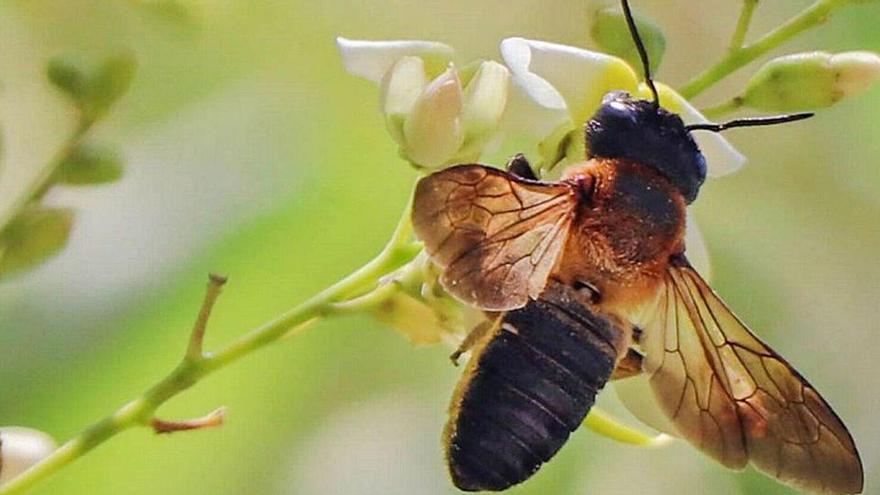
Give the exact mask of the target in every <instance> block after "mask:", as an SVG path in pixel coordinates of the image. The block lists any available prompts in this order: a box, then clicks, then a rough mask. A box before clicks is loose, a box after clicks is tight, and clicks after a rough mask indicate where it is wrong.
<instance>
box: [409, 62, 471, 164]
mask: <svg viewBox="0 0 880 495" xmlns="http://www.w3.org/2000/svg"><path fill="white" fill-rule="evenodd" d="M461 104H462V90H461V81H460V80H459V79H458V72H457V71H456V70H455V68H454V67H452V66H450V67H449V69H448V70H447V71H446V72H444V73H443V74H441V75H440V76H438V77H437V78H436V79H434V80H433V81H431V83H430V84H428V86H427V87H425V89H424V90H423V91H422V94H421V95H419V98H418V100H416V103H415V105H414V106H413V109H412V113H410V115H409V116H408V117H407V119H406V122H405V123H404V125H403V135H404V140H405V141H406V144H405V146H404V147H403V148H402V150H403V152H404V154H405V155H406V157H407V158H408V159H409V160H410V161H411V162H413V163H415V164H416V165H420V166H422V167H429V168H433V167H438V166H440V165H444V164H445V163H446V162H447V161H449V160H451V159H452V158H453V157H454V156H455V154H456V152H458V149H459V148H460V147H461V144H462V142H463V141H464V132H463V131H462V129H461Z"/></svg>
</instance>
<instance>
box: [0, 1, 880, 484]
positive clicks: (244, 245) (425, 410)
mask: <svg viewBox="0 0 880 495" xmlns="http://www.w3.org/2000/svg"><path fill="white" fill-rule="evenodd" d="M634 3H635V7H636V8H637V9H638V10H640V11H642V12H644V13H646V14H648V15H649V16H650V17H652V18H653V19H655V20H656V21H657V22H658V23H659V24H660V25H662V26H663V27H664V28H665V30H666V33H667V36H668V40H669V43H668V48H667V54H666V57H665V60H664V63H663V67H662V68H661V71H660V74H659V76H658V78H659V79H660V80H663V81H665V82H667V83H672V84H673V85H675V84H681V83H683V82H684V81H686V80H687V79H688V78H689V76H691V75H693V74H695V73H696V72H697V71H698V70H699V69H700V68H701V67H704V66H705V65H706V64H707V63H708V62H709V61H712V60H715V59H717V57H718V56H719V55H720V54H721V53H722V51H723V49H724V47H725V44H726V42H727V39H728V37H729V35H730V33H731V31H732V29H733V25H734V23H735V20H736V16H737V13H738V9H739V2H731V1H728V0H711V1H708V0H707V1H701V2H688V1H681V0H678V1H673V0H643V1H635V2H634ZM807 4H808V2H807V1H805V0H777V1H775V2H767V3H766V4H765V3H763V2H762V3H761V5H760V7H759V10H758V14H757V16H756V21H755V23H754V28H753V31H752V33H753V35H754V34H755V33H759V32H761V31H764V30H766V29H769V28H772V27H773V26H775V25H777V24H778V23H779V22H780V21H781V20H782V19H783V18H785V17H786V16H789V15H792V14H794V13H795V12H797V11H799V10H800V9H802V8H803V7H805V6H806V5H807ZM593 7H594V4H590V3H588V2H582V1H573V0H550V1H547V2H534V1H529V0H503V1H502V0H484V1H480V2H472V1H468V0H451V1H436V2H433V1H432V2H422V1H414V0H396V1H394V0H385V1H373V2H353V1H343V0H333V1H325V2H312V1H305V0H287V1H282V0H275V1H247V0H191V1H179V2H171V1H165V0H159V1H146V0H143V1H141V0H127V1H123V0H64V1H57V0H56V1H49V0H27V1H25V0H19V1H4V2H2V3H0V84H2V87H0V124H2V128H3V132H4V141H5V143H4V156H3V169H2V170H0V195H2V196H3V197H8V195H11V194H15V192H16V191H17V190H18V189H17V188H21V187H22V184H23V182H24V181H25V180H26V177H27V174H28V173H29V171H33V170H36V167H38V166H39V165H40V164H42V163H44V162H45V160H47V159H48V158H49V157H51V156H52V154H53V153H54V151H55V149H56V148H57V146H58V145H59V143H61V142H62V140H63V139H64V137H65V136H66V134H67V132H69V129H70V126H71V125H72V123H73V116H72V112H71V109H70V107H69V105H68V103H67V102H66V101H65V100H64V99H63V98H62V97H61V96H60V95H58V94H57V92H55V91H54V90H53V89H52V88H51V87H50V86H49V84H48V83H47V82H46V81H45V77H44V70H45V64H46V62H47V60H48V59H49V58H50V57H51V56H53V55H56V54H59V53H70V52H74V53H78V52H85V53H89V54H98V55H100V54H109V53H113V52H116V51H118V50H120V49H127V50H131V51H132V52H133V53H134V54H135V55H136V57H137V59H138V62H139V66H140V67H139V71H138V75H137V77H136V79H135V81H134V83H133V86H132V88H131V91H130V92H129V94H128V95H127V96H126V97H125V98H124V99H123V100H121V101H120V102H119V104H118V105H117V107H116V109H115V110H114V112H113V114H112V115H111V116H110V118H109V119H108V120H106V121H105V122H103V123H102V124H101V126H100V127H99V128H98V129H97V130H96V136H97V138H98V139H99V140H100V141H102V142H106V143H111V144H113V145H115V146H118V147H119V149H120V150H122V152H123V154H124V156H125V159H126V175H125V177H124V179H123V180H122V181H121V182H119V183H116V184H112V185H109V186H104V187H99V188H84V189H66V190H63V191H62V190H58V191H54V192H53V193H52V194H51V196H50V198H49V201H50V202H51V203H57V204H64V205H73V206H75V207H76V209H77V211H78V221H77V224H76V227H75V231H74V234H73V238H72V240H71V242H70V244H69V246H68V248H67V249H66V250H65V251H64V253H63V254H62V255H61V256H59V257H57V258H55V259H53V260H52V261H51V262H49V263H47V264H45V265H43V266H42V267H41V268H40V269H38V270H37V271H34V272H30V273H28V274H26V275H24V276H21V277H18V278H15V279H13V280H10V281H6V282H4V283H3V284H2V285H0V349H2V351H3V352H2V356H3V357H2V359H0V398H2V399H0V424H4V425H9V424H21V425H27V426H32V427H36V428H40V429H43V430H46V431H48V432H49V433H51V434H52V435H54V436H55V437H56V438H58V439H65V438H67V437H69V436H71V435H73V434H75V433H76V432H78V431H79V430H80V429H82V428H83V427H84V426H85V425H87V424H89V423H90V422H92V421H93V420H95V419H97V418H99V417H101V416H103V415H104V414H106V413H108V412H110V411H111V410H113V409H115V408H116V407H118V406H119V405H120V404H122V403H123V402H124V401H126V400H127V399H129V398H131V397H132V396H134V395H135V394H138V393H140V392H141V390H142V389H144V388H145V387H147V386H149V385H150V384H152V383H153V382H154V381H156V380H157V379H158V378H160V377H162V376H164V374H165V373H166V372H167V371H168V370H169V369H170V367H172V366H173V365H174V364H175V363H176V362H177V360H178V358H179V356H180V354H181V352H182V351H183V349H184V347H185V343H186V339H187V335H188V331H189V327H190V325H191V322H192V320H193V319H194V316H195V313H196V311H197V308H198V304H199V302H200V299H201V296H202V289H203V286H204V279H205V274H206V273H207V272H209V271H216V272H222V273H225V274H228V275H229V276H230V280H231V281H230V283H229V284H228V286H227V288H226V290H225V292H224V295H223V296H222V299H221V301H220V303H219V305H218V308H217V310H216V312H215V315H214V316H215V317H214V320H213V322H212V325H211V329H210V332H209V338H208V345H209V346H210V345H217V344H220V343H223V342H226V341H228V340H230V339H232V338H234V337H235V336H237V335H239V334H241V333H242V332H243V331H245V330H246V329H248V328H251V327H253V326H255V325H257V324H259V323H261V322H263V321H265V320H267V319H269V318H271V317H273V316H274V315H276V314H278V313H280V312H281V311H283V310H284V309H286V308H289V307H290V306H292V305H293V304H295V303H297V302H299V301H301V300H303V299H304V298H305V297H307V296H308V295H310V294H311V293H313V292H315V291H316V290H318V289H320V288H322V287H324V286H326V285H328V284H330V283H332V282H333V281H335V280H336V279H338V278H339V277H340V276H342V275H344V274H346V273H347V272H349V271H350V270H352V269H354V268H356V267H357V266H359V265H360V264H362V263H363V262H364V261H366V260H368V259H369V258H370V257H372V256H373V254H374V253H375V252H376V251H377V250H378V249H379V248H380V247H381V246H382V244H383V242H384V240H385V239H386V238H387V236H388V235H389V233H390V231H391V229H392V227H393V225H394V223H395V221H396V219H397V214H398V211H399V209H400V208H401V206H402V205H403V203H404V201H405V198H406V196H407V193H408V190H409V187H410V185H411V183H412V181H413V180H414V178H415V173H414V172H413V171H411V170H410V169H408V168H407V167H406V166H405V165H404V164H403V163H402V162H401V160H400V159H399V158H398V157H397V154H396V149H395V147H394V145H393V144H392V142H391V140H390V139H389V138H388V137H387V135H386V133H385V130H384V125H383V123H382V120H381V117H380V115H379V113H378V96H377V91H376V89H375V87H374V86H373V85H372V84H371V83H369V82H366V81H362V80H358V79H356V78H354V77H351V76H348V75H347V74H345V72H344V71H343V69H342V67H341V64H340V62H339V60H338V55H337V53H336V49H335V46H334V42H333V40H334V37H335V36H337V35H344V36H346V37H351V38H367V39H389V38H424V39H436V40H440V41H445V42H447V43H450V44H452V45H454V46H456V47H458V48H459V53H460V54H461V55H462V56H463V58H464V59H469V58H474V57H487V58H496V59H497V58H498V53H497V46H498V41H499V40H500V39H501V38H503V37H506V36H514V35H518V36H526V37H533V38H539V39H546V40H551V41H556V42H563V43H568V44H573V45H579V46H590V41H589V37H588V15H589V12H591V10H592V8H593ZM878 18H880V4H877V3H874V4H867V5H863V6H857V7H852V8H849V9H846V10H845V11H842V12H840V14H839V15H836V16H835V17H834V18H833V19H831V21H830V22H828V23H827V25H825V26H823V27H822V28H820V29H817V30H815V31H813V32H810V33H808V34H806V35H804V36H801V37H799V38H798V39H797V40H796V41H795V42H793V43H791V44H789V45H787V46H786V47H784V49H782V50H777V52H776V53H778V54H781V53H784V52H793V51H802V50H806V49H818V48H821V49H826V50H830V51H842V50H852V49H872V50H877V51H880V31H877V19H878ZM753 70H754V66H752V67H750V69H746V70H743V71H740V72H738V73H737V74H736V75H735V76H734V77H732V78H731V79H730V81H729V82H727V83H725V84H722V85H720V86H719V87H718V88H715V89H713V90H712V91H711V92H709V93H708V94H706V95H704V97H703V98H702V99H701V100H699V101H700V102H702V103H703V104H711V103H717V102H719V101H721V98H724V97H725V96H728V97H729V96H730V95H731V94H732V92H733V91H735V90H736V89H737V88H739V87H741V85H742V83H743V81H744V78H745V77H747V76H748V74H749V73H750V72H751V71H753ZM878 114H880V87H875V88H874V89H872V90H871V91H870V92H868V93H867V94H865V95H862V96H860V97H857V98H854V99H852V100H848V101H844V102H842V103H840V104H839V105H837V106H835V107H833V108H831V109H828V110H825V111H822V112H820V113H819V115H818V117H817V118H815V119H813V120H811V121H809V122H807V123H803V124H798V125H792V126H788V127H784V126H783V127H777V128H773V129H765V130H743V131H734V132H731V133H730V134H729V138H730V139H731V140H732V141H733V142H734V143H735V144H736V145H737V146H738V147H739V149H740V150H742V151H743V152H744V153H745V154H746V155H748V157H749V159H750V163H749V165H748V166H747V167H746V168H745V169H743V170H742V171H741V172H740V173H738V174H736V175H734V176H731V177H726V178H724V179H723V180H719V181H714V182H712V183H710V184H709V185H707V186H706V187H705V188H704V190H703V194H702V196H701V199H700V201H699V202H698V204H697V205H696V207H695V208H696V215H697V217H698V218H699V220H700V222H701V226H702V227H703V230H704V233H705V235H706V237H707V240H708V244H709V248H710V250H711V253H712V257H713V262H714V263H713V269H714V270H713V271H714V284H715V285H716V287H717V288H718V290H719V291H720V292H721V293H722V295H723V296H725V297H726V299H727V300H728V301H729V302H730V304H731V305H732V306H733V307H734V308H737V309H738V312H739V313H740V314H741V315H742V316H743V317H744V318H745V319H746V320H747V321H749V322H750V323H751V324H752V326H753V327H754V328H755V329H756V330H757V331H758V333H759V334H760V335H762V336H763V337H764V338H765V339H766V340H768V341H769V342H770V343H771V344H773V346H774V347H775V348H776V349H778V350H779V351H780V352H781V353H783V354H784V355H785V356H786V357H787V358H789V360H790V361H792V362H793V363H794V364H795V365H796V366H797V367H798V369H799V370H800V371H801V372H802V373H803V374H804V375H805V376H807V377H808V378H809V379H810V380H811V381H812V382H813V384H814V385H816V387H817V388H818V389H819V390H820V391H822V392H823V394H824V395H825V396H826V398H827V399H828V400H829V401H830V402H831V403H832V404H833V405H834V406H835V408H836V410H837V412H838V413H839V414H840V415H841V416H842V417H843V418H844V419H845V420H846V423H847V425H848V426H849V428H850V430H851V432H852V433H853V435H854V437H855V438H856V439H857V442H858V445H859V447H860V450H861V453H862V457H863V460H864V463H865V469H866V472H867V493H876V492H877V490H880V425H878V421H877V418H876V413H877V410H878V407H880V399H878V398H880V364H878V358H877V355H878V350H880V346H878V344H877V338H876V335H875V334H876V333H877V331H878V330H880V324H878V317H877V311H878V303H880V261H878V257H877V253H878V252H880V139H877V137H878V135H880V117H878ZM518 146H521V144H518V143H511V144H509V145H508V146H506V147H505V149H503V150H501V151H500V152H499V153H498V154H497V155H496V156H493V157H491V158H492V160H494V161H495V162H501V161H503V157H504V155H505V154H506V153H510V152H512V151H515V150H516V149H517V147H518ZM522 146H524V145H522ZM525 151H531V150H530V149H528V148H525ZM448 353H449V349H448V348H445V347H443V346H437V347H428V348H420V349H416V348H413V347H412V346H411V345H409V344H408V343H407V342H406V341H405V340H404V339H403V338H401V337H400V336H398V335H397V334H395V333H394V332H393V331H391V330H388V329H386V328H383V327H382V326H381V325H379V324H378V323H376V322H374V321H372V320H371V319H369V318H367V317H350V318H344V319H336V320H333V321H329V322H323V323H320V324H318V325H316V326H314V327H313V328H311V329H310V330H309V331H307V332H305V333H302V334H300V335H299V336H297V337H296V338H293V339H289V340H286V341H284V342H282V343H281V344H280V345H275V346H273V347H271V348H269V349H266V350H264V351H261V352H260V353H259V354H258V355H257V356H252V357H250V358H248V359H246V360H244V361H243V362H240V363H237V364H236V365H235V366H233V367H232V368H230V369H226V370H223V371H222V372H220V373H218V374H216V375H213V376H211V377H210V378H209V379H207V380H206V381H205V382H203V383H201V384H200V385H198V386H197V387H195V388H194V389H192V390H191V391H189V392H187V393H186V394H184V395H183V396H181V397H179V398H177V399H175V400H173V401H172V402H171V403H169V404H168V405H167V406H166V407H164V408H163V409H162V410H161V413H162V414H163V415H164V416H166V417H187V416H193V415H200V414H203V413H205V412H207V411H209V410H211V409H213V408H214V407H216V406H218V405H227V406H228V407H229V421H228V424H226V425H225V426H224V427H223V428H221V429H217V430H212V431H205V432H197V433H193V434H179V435H172V436H167V437H155V436H153V435H152V434H151V433H150V432H149V431H146V430H136V431H130V432H127V433H125V434H123V435H121V436H120V437H118V438H116V439H114V440H112V441H111V442H109V443H108V444H106V445H105V446H103V447H101V448H100V449H98V450H97V451H95V452H94V453H92V454H91V455H89V456H88V457H86V458H84V459H82V460H81V461H79V462H77V463H76V464H74V465H72V466H70V467H69V468H68V469H66V470H64V471H63V472H61V473H60V474H59V475H57V476H56V477H54V478H52V479H51V480H50V481H49V482H48V483H46V484H44V485H41V487H40V488H39V489H37V490H35V492H34V493H38V494H89V495H103V494H114V495H116V494H120V493H124V494H127V495H140V494H156V493H162V494H174V495H185V494H216V495H224V494H267V495H274V494H284V495H294V494H296V495H312V494H364V495H369V494H383V495H396V494H425V495H431V494H446V493H455V490H454V489H453V488H452V487H451V484H450V483H449V482H448V480H447V478H446V474H445V468H444V463H443V459H442V454H441V447H440V432H441V429H442V425H443V423H444V420H445V411H446V403H447V400H448V397H449V395H450V393H451V390H452V388H453V386H454V383H455V382H456V379H457V377H458V373H459V370H458V369H456V368H453V367H452V366H450V364H449V361H448V359H447V355H448ZM601 403H602V404H603V405H604V406H605V407H606V408H607V409H610V410H612V411H615V412H620V414H622V415H624V416H623V417H626V416H625V413H624V412H623V411H622V410H621V408H620V406H619V404H618V403H617V399H616V397H615V395H614V392H613V391H612V390H610V389H609V390H607V393H604V394H603V396H602V400H601ZM682 492H689V493H690V492H698V493H712V494H730V495H740V494H742V495H744V494H767V493H771V494H776V493H778V494H786V493H793V492H792V491H790V490H787V489H786V488H784V487H782V486H780V485H778V484H776V483H774V482H772V481H769V480H767V479H766V478H764V477H763V476H761V475H760V474H757V473H755V472H753V471H746V472H745V473H733V472H729V471H727V470H725V469H723V468H721V467H719V466H718V465H716V464H714V463H713V462H711V461H709V460H707V459H706V458H704V457H703V456H701V455H700V454H698V453H697V452H696V451H695V450H694V449H692V448H691V447H689V446H688V445H686V444H684V443H674V444H673V445H671V446H669V447H667V448H664V449H660V450H642V449H637V448H633V447H628V446H624V445H620V444H617V443H614V442H613V441H610V440H608V439H605V438H603V437H599V436H597V435H595V434H593V433H591V432H589V431H586V430H583V431H579V432H577V433H576V434H575V435H573V437H572V439H571V441H570V442H569V443H568V444H567V445H566V447H565V448H564V449H563V450H562V452H561V453H560V454H559V455H558V456H557V458H556V459H554V460H553V461H552V462H551V463H550V464H549V465H547V466H546V467H544V468H543V469H542V470H541V471H540V472H539V473H538V474H537V475H536V476H535V477H534V478H533V479H532V480H531V481H529V482H528V483H526V484H524V485H523V486H521V487H518V488H516V489H514V490H512V491H511V493H516V494H532V493H534V494H538V493H542V494H544V493H553V494H587V493H603V494H608V495H617V494H630V493H639V494H656V495H667V494H677V493H682Z"/></svg>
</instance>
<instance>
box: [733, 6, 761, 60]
mask: <svg viewBox="0 0 880 495" xmlns="http://www.w3.org/2000/svg"><path fill="white" fill-rule="evenodd" d="M757 6H758V0H743V5H742V10H740V13H739V20H737V22H736V29H735V30H734V32H733V37H732V38H731V39H730V48H729V51H731V52H732V51H736V50H739V49H740V48H742V46H743V43H745V40H746V34H747V33H748V32H749V26H750V25H751V24H752V15H753V14H754V13H755V7H757Z"/></svg>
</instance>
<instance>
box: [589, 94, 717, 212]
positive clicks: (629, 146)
mask: <svg viewBox="0 0 880 495" xmlns="http://www.w3.org/2000/svg"><path fill="white" fill-rule="evenodd" d="M586 132H587V148H588V150H589V156H590V158H622V159H626V160H631V161H634V162H636V163H640V164H643V165H647V166H649V167H652V168H654V169H655V170H657V171H658V172H660V173H661V174H662V175H663V176H664V177H666V178H667V179H668V180H669V181H670V182H671V183H672V184H673V185H674V186H675V187H676V188H677V189H678V190H679V191H680V192H681V194H682V195H683V196H684V198H685V200H686V201H687V202H688V203H691V202H692V201H693V200H694V199H696V198H697V193H698V192H699V190H700V186H701V185H702V184H703V181H704V180H706V159H705V158H704V157H703V154H702V153H700V149H699V148H698V147H697V143H696V142H694V139H693V138H692V137H691V133H690V132H689V131H688V130H687V128H686V127H685V125H684V122H682V120H681V118H680V117H679V116H678V115H676V114H674V113H672V112H669V111H667V110H664V109H663V108H661V107H659V106H658V105H656V104H655V103H654V102H651V101H647V100H637V99H633V98H632V97H631V96H630V95H629V94H628V93H625V92H623V91H615V92H611V93H608V94H607V95H606V96H605V98H603V99H602V106H601V107H599V110H598V111H597V112H596V113H595V115H593V118H591V119H590V121H589V122H587V128H586Z"/></svg>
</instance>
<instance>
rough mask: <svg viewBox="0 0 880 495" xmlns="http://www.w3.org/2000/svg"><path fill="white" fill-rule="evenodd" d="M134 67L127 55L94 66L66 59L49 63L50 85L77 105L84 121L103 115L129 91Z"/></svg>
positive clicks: (86, 61)
mask: <svg viewBox="0 0 880 495" xmlns="http://www.w3.org/2000/svg"><path fill="white" fill-rule="evenodd" d="M136 67H137V64H136V62H135V59H134V57H133V56H132V55H131V54H130V53H121V54H117V55H113V56H110V57H107V58H106V59H104V60H102V61H100V62H97V61H95V60H94V59H91V58H89V57H85V56H73V55H65V56H59V57H55V58H53V59H52V60H51V61H49V65H48V68H47V76H48V78H49V81H50V82H51V83H52V84H54V85H55V87H57V88H58V89H60V90H61V91H62V92H64V93H65V94H66V95H67V96H68V97H69V98H70V99H71V100H73V102H74V104H76V105H77V106H78V107H79V108H80V110H81V111H82V112H83V115H84V117H85V118H86V119H95V118H97V117H100V116H101V115H103V114H104V113H106V112H107V111H108V110H109V109H110V107H111V106H112V105H113V103H115V102H116V100H118V99H119V97H120V96H122V95H123V94H125V92H126V91H128V87H129V86H130V85H131V81H132V79H133V78H134V74H135V69H136Z"/></svg>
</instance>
